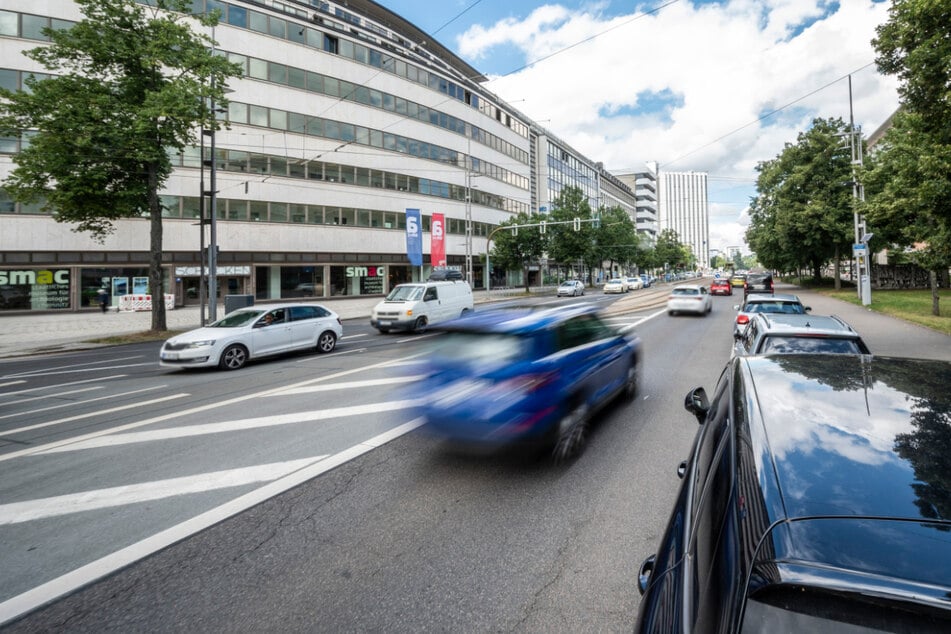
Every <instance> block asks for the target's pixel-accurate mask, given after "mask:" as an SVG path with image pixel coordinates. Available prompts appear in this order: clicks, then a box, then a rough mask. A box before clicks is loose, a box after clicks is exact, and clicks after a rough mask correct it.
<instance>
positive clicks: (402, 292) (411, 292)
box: [386, 286, 423, 302]
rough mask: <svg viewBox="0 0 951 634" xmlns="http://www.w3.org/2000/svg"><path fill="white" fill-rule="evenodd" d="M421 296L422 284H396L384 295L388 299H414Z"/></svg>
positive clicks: (404, 300)
mask: <svg viewBox="0 0 951 634" xmlns="http://www.w3.org/2000/svg"><path fill="white" fill-rule="evenodd" d="M422 296H423V287H422V286H397V287H396V288H394V289H393V290H392V291H390V294H389V295H387V296H386V299H387V300H388V301H391V302H393V301H403V302H406V301H416V300H417V299H419V298H420V297H422Z"/></svg>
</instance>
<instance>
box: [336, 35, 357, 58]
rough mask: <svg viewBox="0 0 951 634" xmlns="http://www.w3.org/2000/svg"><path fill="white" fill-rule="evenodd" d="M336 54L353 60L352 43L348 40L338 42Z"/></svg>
mask: <svg viewBox="0 0 951 634" xmlns="http://www.w3.org/2000/svg"><path fill="white" fill-rule="evenodd" d="M337 52H338V53H339V54H340V55H341V56H343V57H346V58H347V59H353V42H351V41H350V40H339V41H338V42H337Z"/></svg>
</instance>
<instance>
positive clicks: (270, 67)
mask: <svg viewBox="0 0 951 634" xmlns="http://www.w3.org/2000/svg"><path fill="white" fill-rule="evenodd" d="M267 78H268V81H273V82H274V83H275V84H286V83H287V66H285V65H284V64H275V63H274V62H268V64H267Z"/></svg>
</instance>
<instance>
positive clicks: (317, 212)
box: [307, 205, 324, 225]
mask: <svg viewBox="0 0 951 634" xmlns="http://www.w3.org/2000/svg"><path fill="white" fill-rule="evenodd" d="M307 222H308V223H309V224H312V225H322V224H324V208H323V207H322V206H321V205H308V207H307Z"/></svg>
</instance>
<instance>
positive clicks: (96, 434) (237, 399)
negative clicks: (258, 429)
mask: <svg viewBox="0 0 951 634" xmlns="http://www.w3.org/2000/svg"><path fill="white" fill-rule="evenodd" d="M419 354H422V353H418V354H417V355H414V356H419ZM410 358H412V357H410ZM388 364H389V362H388V361H381V362H380V363H374V364H372V365H368V366H363V367H359V368H354V369H352V370H342V371H340V372H337V373H335V374H328V375H327V376H321V377H317V378H315V379H307V380H305V381H300V382H298V383H294V384H291V385H288V386H286V387H278V388H271V389H268V390H264V391H262V392H252V393H250V394H245V395H244V396H236V397H234V398H230V399H227V400H224V401H218V402H216V403H206V404H205V405H199V406H197V407H192V408H189V409H186V410H182V411H180V412H169V413H168V414H161V415H160V416H153V417H152V418H147V419H145V420H140V421H136V422H134V423H126V424H125V425H120V426H118V427H113V428H111V429H101V430H99V431H94V432H90V433H88V434H83V435H81V436H76V437H75V438H66V439H64V440H57V441H55V442H51V443H48V444H46V445H39V446H36V447H31V448H29V449H21V450H20V451H12V452H10V453H8V454H3V455H0V462H3V461H5V460H12V459H13V458H20V457H23V456H30V455H33V454H37V453H43V452H45V451H48V450H50V449H53V448H56V447H65V446H67V445H71V444H73V443H77V442H82V441H84V440H88V439H90V438H99V437H100V436H107V435H110V434H116V433H119V432H124V431H128V430H130V429H138V428H139V427H145V426H147V425H152V424H154V423H161V422H164V421H167V420H172V419H175V418H179V417H185V416H190V415H192V414H200V413H201V412H207V411H210V410H213V409H217V408H219V407H225V406H227V405H234V404H236V403H242V402H244V401H249V400H252V399H256V398H261V397H262V396H268V395H269V394H271V393H272V392H279V391H281V390H284V389H288V388H294V387H299V386H304V385H312V384H314V383H320V382H323V381H329V380H332V379H336V378H339V377H342V376H348V375H350V374H356V373H358V372H366V371H368V370H373V369H376V368H382V367H386V366H387V365H388ZM120 376H124V375H120ZM93 380H95V379H90V380H89V381H93ZM100 380H101V379H100ZM89 381H77V383H88V382H89ZM65 385H71V384H69V383H67V384H65ZM33 389H41V388H33Z"/></svg>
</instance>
